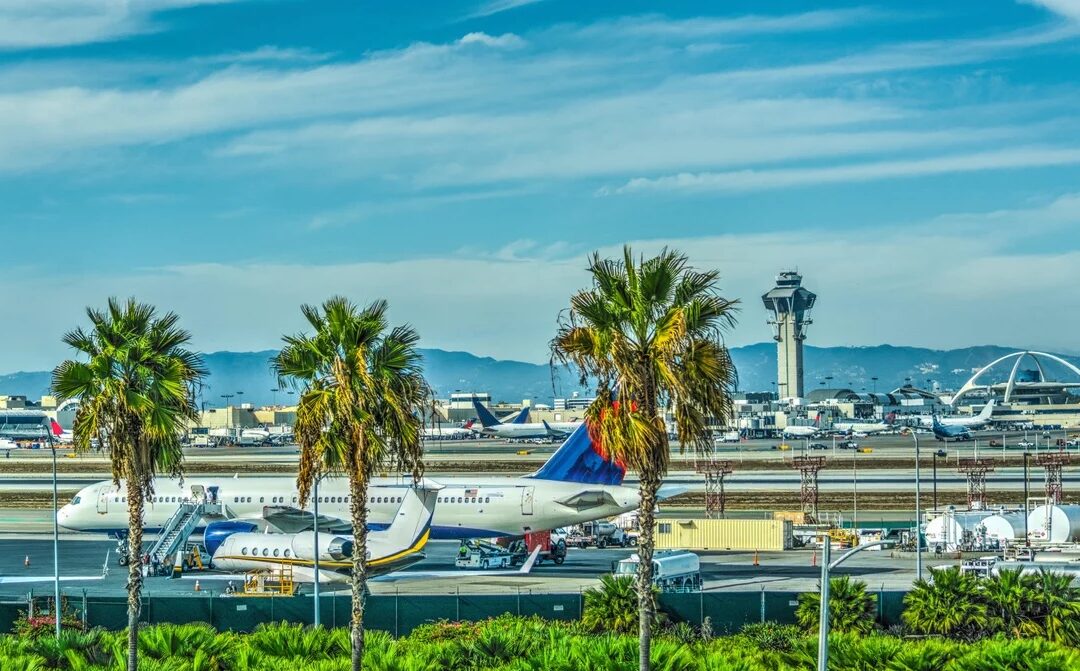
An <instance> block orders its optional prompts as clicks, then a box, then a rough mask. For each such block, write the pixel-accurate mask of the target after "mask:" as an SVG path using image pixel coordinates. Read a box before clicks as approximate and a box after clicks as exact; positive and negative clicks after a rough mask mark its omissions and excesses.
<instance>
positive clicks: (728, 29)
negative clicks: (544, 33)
mask: <svg viewBox="0 0 1080 671" xmlns="http://www.w3.org/2000/svg"><path fill="white" fill-rule="evenodd" d="M887 16H892V15H888V14H885V13H884V12H881V11H879V10H876V9H872V8H869V7H852V8H849V9H827V10H816V11H810V12H803V13H800V14H776V15H771V16H769V15H760V14H757V15H747V16H737V17H726V18H723V17H694V18H689V19H670V18H667V17H664V16H661V15H647V16H632V17H621V18H618V19H612V20H608V21H599V22H597V23H594V24H592V25H589V26H586V27H583V28H581V29H580V31H579V34H580V35H583V36H587V37H603V38H611V37H620V38H626V37H633V38H645V39H650V40H655V39H661V40H696V39H703V38H710V37H726V36H732V35H755V34H783V33H799V32H813V31H820V30H830V29H835V28H841V27H845V26H851V25H858V24H865V23H868V22H870V21H876V20H880V19H883V18H885V17H887Z"/></svg>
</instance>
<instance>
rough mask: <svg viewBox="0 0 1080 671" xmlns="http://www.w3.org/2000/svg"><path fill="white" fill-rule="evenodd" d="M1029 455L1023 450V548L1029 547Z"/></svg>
mask: <svg viewBox="0 0 1080 671" xmlns="http://www.w3.org/2000/svg"><path fill="white" fill-rule="evenodd" d="M1029 458H1031V453H1030V452H1028V451H1027V450H1024V547H1031V537H1030V536H1028V519H1027V518H1028V459H1029Z"/></svg>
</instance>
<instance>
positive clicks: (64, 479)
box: [0, 464, 1080, 491]
mask: <svg viewBox="0 0 1080 671" xmlns="http://www.w3.org/2000/svg"><path fill="white" fill-rule="evenodd" d="M502 475H505V474H502ZM230 477H232V473H223V474H221V475H217V476H215V475H203V474H198V475H192V476H189V479H190V480H193V481H201V480H204V479H214V478H218V479H220V478H230ZM245 477H253V478H259V477H281V475H260V474H253V475H248V476H245ZM429 477H430V478H431V479H432V480H434V481H436V482H437V481H438V480H439V474H438V473H433V474H431V475H430V476H429ZM446 477H453V478H460V477H468V476H463V475H458V474H447V475H446ZM476 477H478V478H479V477H484V475H482V474H477V476H476ZM799 477H800V476H799V473H798V472H797V471H794V470H792V469H790V468H786V469H783V470H779V469H777V470H767V471H743V472H740V471H738V470H736V471H735V472H734V473H732V474H731V475H729V476H728V477H727V478H726V480H725V485H726V486H727V488H728V490H729V491H780V490H790V489H793V488H794V489H798V487H799ZM922 478H923V483H924V484H925V485H926V486H930V485H931V484H932V482H933V477H932V471H931V468H929V467H924V468H923V472H922ZM102 479H103V478H102V477H101V476H95V475H86V476H78V475H75V476H73V475H66V474H65V475H61V476H60V477H58V478H57V483H58V485H59V487H60V488H61V489H65V490H69V491H70V490H74V489H79V488H82V487H85V486H87V485H91V484H94V483H96V482H101V480H102ZM856 479H857V480H858V486H859V488H860V490H861V489H863V488H865V489H866V491H895V490H905V491H906V490H908V489H910V488H911V486H912V484H913V483H914V481H915V470H914V469H912V468H897V469H891V468H890V469H873V470H862V471H854V472H853V471H852V469H850V468H847V467H843V468H836V469H826V470H823V471H822V472H821V473H820V474H819V476H818V483H819V485H820V487H821V490H822V491H843V490H846V489H851V486H852V483H853V482H855V481H856ZM1062 480H1063V481H1064V483H1065V485H1066V488H1068V487H1069V486H1070V485H1073V486H1075V485H1078V484H1080V472H1078V471H1072V472H1069V471H1066V472H1065V473H1064V474H1063V476H1062ZM986 481H987V485H988V486H989V487H990V488H991V489H1004V490H1022V489H1023V484H1024V471H1023V469H1022V468H1017V467H1008V468H999V469H997V470H995V471H994V472H992V473H990V474H989V475H987V478H986ZM664 483H665V484H667V485H681V486H686V487H688V488H690V489H691V490H702V489H704V483H703V481H702V477H701V475H699V474H697V473H694V472H690V471H673V472H671V473H670V475H669V476H668V478H667V479H665V480H664ZM937 483H938V487H939V488H942V489H962V488H963V487H964V486H965V485H966V480H965V479H964V477H963V476H962V475H960V474H958V473H957V472H956V470H955V467H954V466H951V465H950V466H946V465H944V464H939V466H938V474H937ZM625 484H627V485H632V486H633V485H636V484H637V478H636V477H634V476H633V475H631V476H628V477H627V478H626V480H625ZM1029 486H1030V487H1031V488H1032V489H1039V488H1040V487H1041V486H1042V471H1041V469H1036V468H1034V467H1032V468H1031V472H1030V473H1029ZM51 487H52V477H51V476H48V475H40V474H33V475H23V476H18V477H10V476H9V477H3V476H0V491H45V490H51Z"/></svg>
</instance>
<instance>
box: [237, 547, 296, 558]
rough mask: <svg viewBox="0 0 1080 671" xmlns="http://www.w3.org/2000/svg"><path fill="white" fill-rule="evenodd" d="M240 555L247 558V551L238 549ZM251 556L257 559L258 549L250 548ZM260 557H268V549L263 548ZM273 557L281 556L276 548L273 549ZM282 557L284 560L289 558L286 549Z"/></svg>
mask: <svg viewBox="0 0 1080 671" xmlns="http://www.w3.org/2000/svg"><path fill="white" fill-rule="evenodd" d="M240 554H242V555H244V556H247V554H248V549H247V548H240ZM251 556H252V557H258V556H259V548H251ZM262 556H264V557H269V556H270V550H269V548H263V549H262ZM274 556H275V557H280V556H282V555H281V550H279V549H278V548H274ZM284 556H285V558H286V559H287V558H288V557H289V551H288V550H287V549H286V550H285V555H284Z"/></svg>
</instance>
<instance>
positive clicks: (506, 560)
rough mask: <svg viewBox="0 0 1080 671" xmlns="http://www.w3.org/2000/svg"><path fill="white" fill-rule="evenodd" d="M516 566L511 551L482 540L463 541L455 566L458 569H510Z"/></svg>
mask: <svg viewBox="0 0 1080 671" xmlns="http://www.w3.org/2000/svg"><path fill="white" fill-rule="evenodd" d="M513 565H514V553H513V552H511V551H510V550H509V549H507V548H504V547H502V546H501V545H496V544H495V543H490V542H488V541H482V540H471V539H470V540H463V541H461V546H460V547H459V548H458V554H457V559H455V560H454V566H456V567H458V568H476V569H489V568H509V567H511V566H513Z"/></svg>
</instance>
